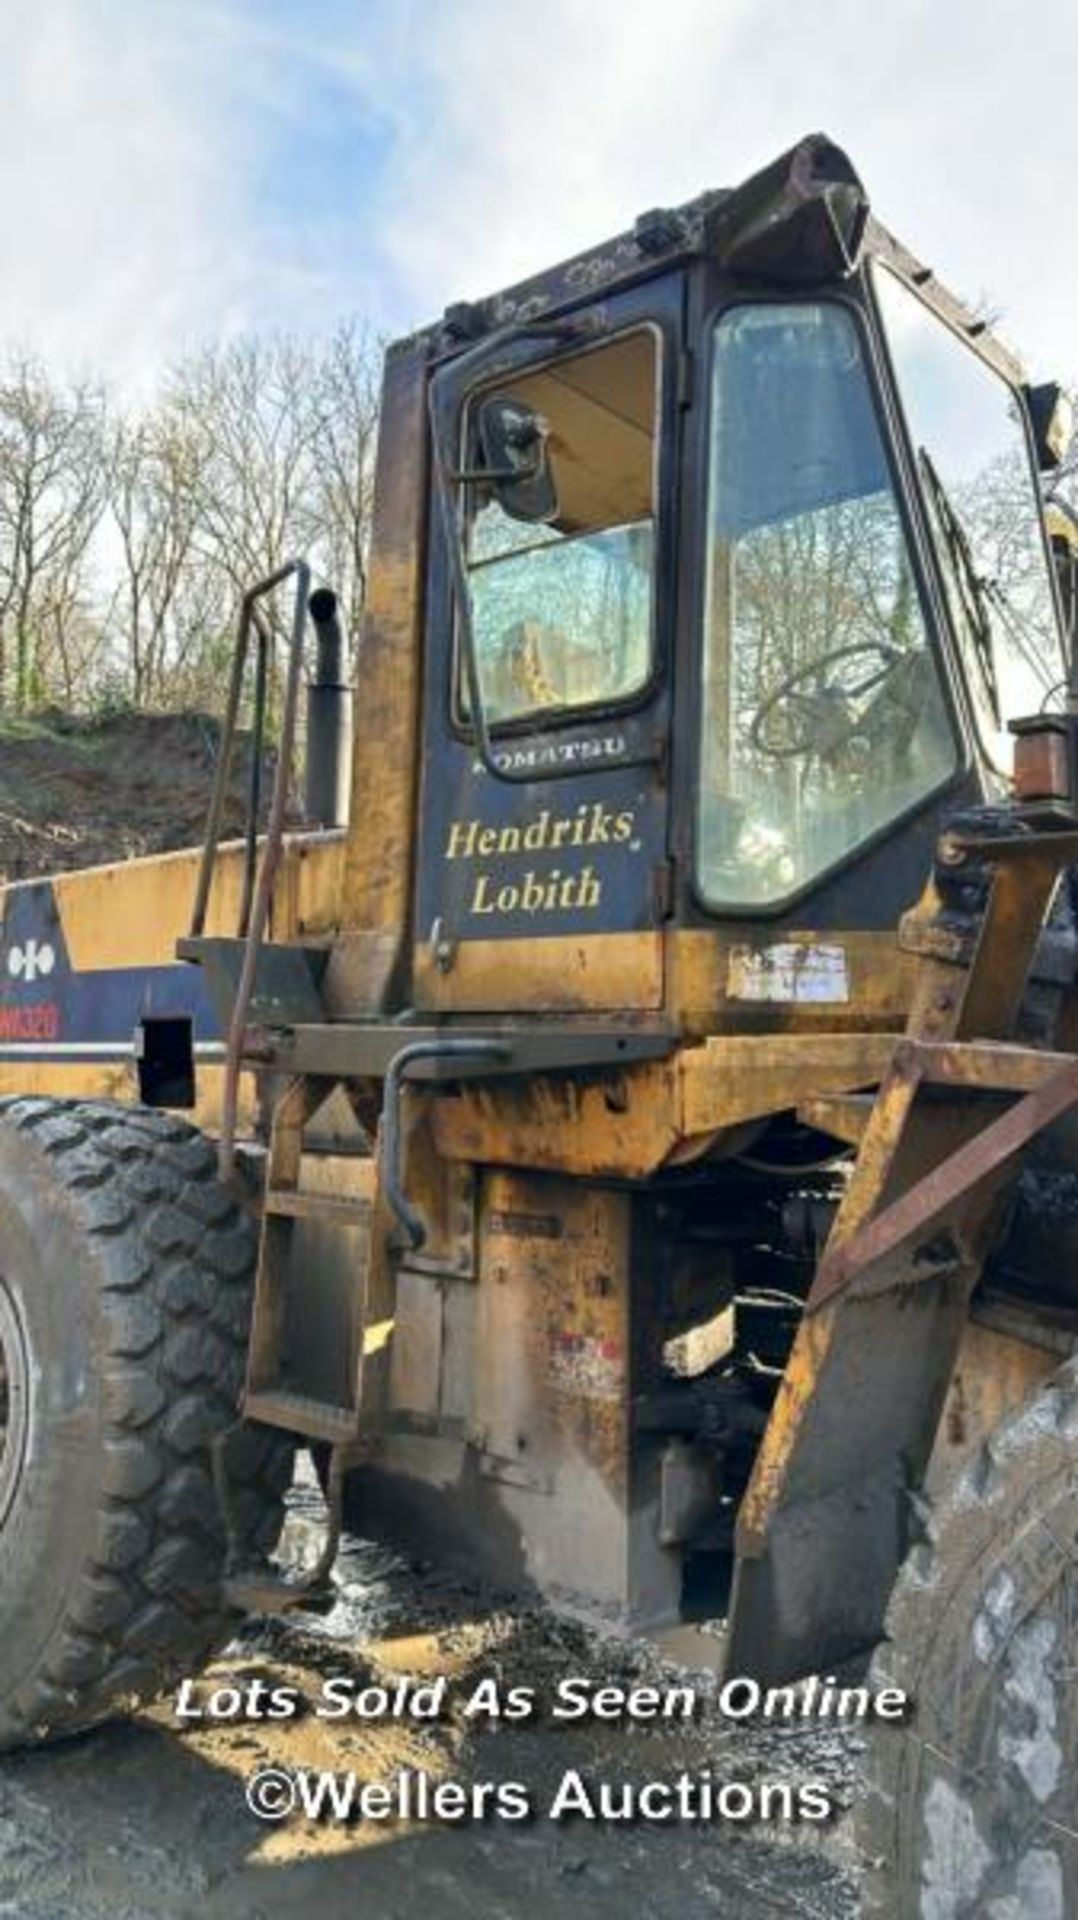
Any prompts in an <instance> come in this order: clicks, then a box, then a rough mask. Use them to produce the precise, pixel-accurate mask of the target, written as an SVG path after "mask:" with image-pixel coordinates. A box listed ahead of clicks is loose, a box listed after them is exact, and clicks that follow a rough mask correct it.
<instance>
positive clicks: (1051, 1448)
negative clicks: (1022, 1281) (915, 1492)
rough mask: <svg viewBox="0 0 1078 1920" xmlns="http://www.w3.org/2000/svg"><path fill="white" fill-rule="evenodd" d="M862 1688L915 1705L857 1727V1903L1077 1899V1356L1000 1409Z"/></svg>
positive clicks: (1059, 1917) (1043, 1911) (1003, 1916)
mask: <svg viewBox="0 0 1078 1920" xmlns="http://www.w3.org/2000/svg"><path fill="white" fill-rule="evenodd" d="M885 1631H886V1639H885V1641H884V1643H883V1645H882V1646H881V1647H880V1649H879V1650H878V1652H877V1654H876V1657H875V1661H874V1664H873V1669H872V1685H873V1686H874V1687H877V1688H879V1687H884V1686H896V1687H902V1688H904V1689H905V1690H906V1691H907V1692H908V1693H909V1694H911V1695H912V1696H913V1698H914V1700H915V1703H916V1704H915V1710H914V1717H913V1719H912V1720H911V1722H910V1724H909V1725H908V1726H907V1727H906V1728H904V1729H902V1730H901V1731H900V1730H899V1729H898V1728H896V1727H894V1726H888V1725H886V1724H882V1725H880V1726H879V1727H877V1728H875V1729H874V1730H873V1732H872V1735H871V1738H870V1741H869V1751H868V1768H867V1771H868V1781H869V1785H868V1793H867V1797H866V1799H865V1801H864V1804H863V1807H862V1810H861V1822H860V1839H861V1842H862V1846H863V1849H864V1853H865V1856H866V1860H867V1867H866V1883H867V1884H866V1888H865V1894H864V1905H863V1909H862V1911H863V1912H864V1913H865V1914H866V1915H879V1916H887V1920H913V1917H914V1916H916V1920H966V1917H967V1916H969V1920H973V1916H975V1915H976V1916H977V1917H978V1920H982V1916H983V1920H1069V1916H1070V1915H1072V1914H1078V1771H1076V1768H1075V1756H1076V1755H1078V1363H1075V1362H1070V1363H1069V1364H1068V1365H1067V1366H1065V1367H1064V1368H1062V1369H1061V1371H1060V1373H1059V1374H1058V1375H1056V1376H1055V1378H1054V1379H1053V1380H1052V1381H1051V1382H1050V1383H1049V1385H1048V1386H1047V1387H1045V1388H1043V1389H1041V1390H1040V1391H1038V1392H1037V1393H1036V1394H1034V1395H1033V1397H1032V1398H1031V1399H1030V1400H1029V1401H1028V1402H1027V1403H1026V1405H1025V1406H1024V1407H1023V1408H1022V1409H1021V1410H1020V1411H1019V1412H1018V1413H1016V1414H1015V1415H1013V1416H1011V1417H1010V1418H1009V1419H1007V1420H1005V1421H1004V1422H1003V1424H1002V1425H1001V1427H1000V1428H999V1430H998V1432H997V1433H996V1434H994V1435H993V1436H992V1438H991V1439H990V1440H989V1441H988V1443H987V1445H986V1446H985V1448H984V1449H983V1451H982V1454H981V1456H980V1458H979V1459H978V1460H977V1461H976V1462H975V1463H974V1465H973V1466H971V1467H970V1468H969V1469H967V1471H966V1472H965V1474H963V1475H962V1476H960V1477H959V1479H958V1481H957V1482H956V1484H955V1486H954V1487H953V1488H952V1489H951V1490H950V1492H949V1493H948V1494H947V1495H946V1496H945V1498H944V1500H943V1502H942V1504H941V1506H940V1508H939V1510H938V1511H937V1512H936V1514H935V1515H934V1516H933V1519H932V1521H931V1523H930V1537H929V1539H928V1540H927V1541H926V1542H925V1543H924V1544H922V1545H921V1546H919V1547H917V1548H916V1549H915V1550H914V1552H913V1553H912V1554H911V1555H910V1557H909V1559H908V1560H907V1562H906V1564H905V1566H904V1567H903V1569H902V1572H901V1573H900V1575H899V1578H898V1582H897V1584H896V1587H895V1591H894V1594H893V1596H892V1600H891V1604H890V1607H889V1609H888V1615H887V1623H886V1630H885Z"/></svg>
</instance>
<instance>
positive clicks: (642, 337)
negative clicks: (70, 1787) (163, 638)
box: [0, 135, 1078, 1916]
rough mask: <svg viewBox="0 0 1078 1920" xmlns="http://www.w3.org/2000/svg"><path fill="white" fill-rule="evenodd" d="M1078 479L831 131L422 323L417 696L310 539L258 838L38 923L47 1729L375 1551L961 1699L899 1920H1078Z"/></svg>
mask: <svg viewBox="0 0 1078 1920" xmlns="http://www.w3.org/2000/svg"><path fill="white" fill-rule="evenodd" d="M1065 444H1066V422H1065V407H1064V404H1063V395H1062V394H1061V392H1060V390H1059V389H1058V388H1055V387H1052V386H1050V385H1043V384H1042V385H1039V386H1032V385H1030V384H1029V383H1028V382H1027V381H1026V380H1025V379H1024V376H1023V373H1022V370H1021V368H1020V367H1019V365H1018V363H1017V362H1016V361H1015V359H1014V358H1013V357H1012V355H1011V353H1010V352H1009V351H1008V349H1007V348H1006V347H1005V346H1004V345H1003V344H1002V343H1001V342H1000V341H999V340H998V339H997V338H996V337H995V335H994V334H993V332H992V330H991V328H990V327H989V326H988V325H987V324H986V322H985V321H984V319H983V318H982V317H980V316H979V315H978V314H977V313H975V312H973V311H971V310H970V309H969V308H968V307H967V306H965V305H963V303H962V302H961V301H960V300H958V299H956V298H955V297H954V296H953V295H952V294H951V293H949V292H948V291H947V289H946V288H945V286H944V285H942V284H941V282H940V281H939V280H938V279H937V277H936V275H935V273H934V272H933V271H932V270H931V269H930V268H928V267H926V266H924V265H922V264H921V263H920V262H919V261H918V260H917V259H915V258H914V256H913V255H911V254H910V253H909V252H907V250H906V249H905V248H904V247H903V246H902V245H900V244H899V242H898V241H896V240H895V239H894V238H893V237H892V235H891V234H890V233H889V232H888V231H887V229H886V228H885V227H883V226H882V225H881V224H880V222H879V221H878V220H877V218H876V217H875V215H874V213H873V211H872V209H871V207H870V204H869V201H868V198H867V196H866V192H865V190H864V187H863V185H862V183H861V180H860V178H859V176H858V174H857V172H856V171H855V169H854V167H853V166H852V164H851V162H850V161H849V159H848V158H847V157H846V155H845V154H844V153H843V152H842V151H841V150H840V149H839V148H837V147H836V146H835V145H834V144H833V143H832V142H831V141H829V140H828V139H826V138H824V137H823V136H818V135H817V136H811V137H809V138H808V139H806V140H804V141H802V142H801V143H800V144H799V145H798V146H797V147H796V148H794V149H793V150H792V151H791V152H790V153H788V154H786V155H784V156H782V157H781V158H780V159H779V160H777V161H776V162H774V163H773V164H772V165H770V166H768V167H767V168H765V169H764V170H763V171H762V172H760V173H757V174H755V175H753V176H752V177H751V178H749V179H748V180H746V181H745V182H744V183H743V184H742V185H741V186H740V187H737V188H735V189H731V190H728V191H717V192H710V193H705V194H704V195H703V196H702V197H700V198H699V199H697V200H695V201H693V202H692V203H690V204H689V205H687V206H683V207H678V208H661V209H652V210H650V211H648V212H645V213H644V214H643V215H642V216H641V217H640V218H639V219H638V220H637V221H636V223H635V225H634V226H633V228H632V230H631V231H628V232H625V233H623V234H621V235H619V236H618V237H616V238H615V239H613V240H611V241H610V242H608V243H607V244H605V245H602V246H599V247H597V248H595V249H594V250H592V251H589V252H587V253H584V254H581V255H579V256H577V257H576V258H574V259H572V260H570V261H568V262H567V263H564V264H562V265H560V266H557V267H555V268H553V269H552V270H550V271H548V272H545V273H542V274H540V275H538V276H537V277H535V278H533V279H531V280H529V281H527V282H526V283H524V284H522V285H518V286H515V287H513V288H511V289H509V290H507V291H505V292H502V293H500V294H498V295H497V296H495V297H493V298H486V299H480V300H477V301H475V302H472V303H466V304H458V305H455V306H452V307H450V308H449V309H448V310H447V312H446V313H445V315H444V317H443V319H442V320H441V321H440V322H439V323H438V324H436V325H433V326H431V327H428V328H426V329H423V330H421V331H419V332H417V333H415V334H413V335H411V336H409V337H408V338H406V339H403V340H401V341H399V342H398V343H397V344H395V345H394V346H392V347H391V348H390V349H389V351H388V354H387V358H386V363H385V376H384V389H383V400H382V413H381V431H380V441H379V451H378V458H377V471H376V485H375V501H374V518H373V532H372V538H371V551H370V565H369V594H368V603H367V608H366V615H365V621H364V625H363V631H362V634H361V636H360V637H359V642H358V669H357V672H356V675H355V683H354V692H352V691H350V690H349V688H348V687H347V686H346V685H345V684H344V682H345V677H346V676H345V674H344V672H343V668H342V661H343V657H344V656H343V649H342V634H341V631H340V623H339V619H338V616H337V613H336V607H335V601H334V598H333V595H332V592H331V591H330V590H329V589H328V588H327V587H326V586H324V585H323V586H319V587H318V588H317V589H316V590H315V591H314V592H313V593H312V592H311V586H312V582H311V578H310V573H309V570H308V568H307V566H306V565H305V564H304V563H303V562H302V561H301V560H295V561H291V562H289V563H287V564H286V565H284V566H282V567H281V568H280V570H279V571H278V572H277V573H276V574H275V575H273V576H272V577H271V578H270V579H269V580H265V581H261V582H257V583H253V584H252V586H251V589H250V591H249V592H248V593H247V594H246V595H245V597H244V600H243V603H242V608H241V613H240V618H239V624H238V631H237V639H236V648H235V655H234V660H233V666H232V674H231V680H230V683H229V687H228V692H227V701H226V711H225V715H224V720H223V730H222V741H221V752H220V760H219V765H218V770H217V780H216V786H215V790H214V794H213V796H212V799H211V801H210V804H209V817H208V824H207V830H206V836H205V842H204V845H203V846H202V847H201V848H194V849H192V850H191V851H190V852H186V853H180V854H172V855H168V856H166V857H163V858H161V857H159V858H154V859H148V860H133V861H130V862H128V863H125V864H121V865H115V866H109V867H103V868H99V869H95V870H92V871H87V872H83V873H77V874H65V875H62V876H58V877H56V878H55V879H53V880H51V881H43V880H32V881H26V882H22V883H19V884H13V885H10V886H8V887H7V888H6V890H5V891H4V893H3V949H4V950H3V960H2V965H0V979H2V982H3V985H2V989H0V1084H2V1090H3V1094H4V1099H3V1104H2V1106H0V1353H2V1361H3V1365H2V1376H0V1377H2V1382H3V1390H2V1397H0V1411H2V1421H3V1426H2V1451H0V1741H2V1743H3V1745H4V1746H5V1747H8V1748H12V1747H16V1746H19V1745H20V1744H24V1743H32V1742H36V1741H40V1740H44V1739H47V1738H49V1737H54V1736H59V1735H63V1734H66V1733H68V1732H70V1731H72V1730H75V1729H79V1728H84V1727H87V1726H89V1725H92V1724H93V1723H95V1722H96V1721H98V1720H100V1719H101V1718H103V1717H104V1716H107V1715H108V1714H110V1713H111V1712H113V1711H114V1710H116V1709H117V1707H119V1706H121V1705H122V1704H123V1703H124V1702H130V1701H131V1700H136V1699H139V1698H142V1697H146V1696H147V1695H150V1694H152V1693H154V1692H155V1691H158V1690H160V1689H161V1688H162V1687H164V1686H167V1685H171V1684H173V1683H175V1682H176V1681H177V1680H178V1679H180V1678H184V1677H187V1676H189V1675H190V1673H191V1672H192V1671H193V1670H196V1669H197V1666H198V1663H199V1662H201V1661H202V1660H203V1659H204V1658H205V1657H206V1656H207V1655H208V1653H209V1652H210V1650H211V1649H212V1648H213V1647H214V1646H216V1645H219V1644H220V1643H221V1642H222V1641H223V1640H224V1639H225V1638H227V1636H228V1635H229V1633H230V1631H231V1630H232V1628H233V1626H234V1624H235V1621H236V1618H237V1616H238V1614H240V1613H242V1612H243V1611H244V1610H245V1609H272V1608H274V1607H286V1606H289V1605H293V1604H302V1603H303V1602H304V1601H308V1602H309V1601H310V1600H311V1599H312V1597H314V1595H315V1594H316V1592H317V1590H318V1589H319V1587H321V1586H324V1583H325V1581H326V1579H327V1576H328V1574H329V1571H330V1569H331V1566H332V1562H333V1557H334V1554H335V1551H336V1546H337V1541H338V1537H339V1532H340V1528H341V1525H342V1521H343V1520H344V1519H350V1520H351V1521H352V1522H353V1524H355V1525H356V1526H357V1527H358V1528H360V1529H361V1530H362V1531H364V1532H365V1533H366V1534H368V1535H373V1536H376V1537H378V1536H385V1537H388V1538H391V1539H393V1540H395V1541H398V1542H403V1543H406V1544H408V1545H414V1544H415V1543H420V1544H421V1547H422V1551H423V1553H424V1555H425V1556H427V1557H433V1556H435V1555H441V1556H444V1557H445V1559H446V1560H447V1561H450V1562H452V1561H458V1562H461V1563H464V1564H466V1565H468V1566H469V1567H471V1568H473V1569H479V1570H481V1571H482V1573H483V1575H484V1576H485V1577H486V1578H487V1579H489V1580H490V1581H492V1582H493V1583H495V1584H496V1585H497V1586H498V1587H499V1588H500V1589H503V1590H506V1591H510V1592H512V1593H514V1594H516V1595H518V1596H520V1597H521V1598H522V1599H523V1600H524V1601H526V1602H529V1603H539V1602H541V1603H543V1604H545V1605H549V1606H551V1607H554V1608H558V1609H562V1610H564V1611H566V1612H567V1613H570V1614H572V1615H574V1616H577V1617H583V1618H586V1619H588V1620H590V1621H591V1622H593V1623H596V1624H597V1625H598V1626H600V1627H601V1628H603V1629H605V1630H606V1631H609V1632H610V1633H618V1632H629V1633H634V1634H656V1635H659V1634H663V1633H670V1632H672V1631H674V1630H676V1629H678V1628H682V1627H688V1625H690V1624H691V1623H693V1622H699V1621H716V1620H720V1619H721V1620H722V1621H723V1622H724V1623H725V1625H724V1633H723V1641H722V1645H723V1657H724V1661H725V1668H726V1671H727V1673H729V1674H731V1675H744V1676H747V1677H751V1678H753V1679H755V1680H757V1681H759V1682H760V1683H761V1684H767V1685H780V1684H786V1683H792V1682H796V1681H798V1680H799V1679H800V1678H802V1677H805V1676H813V1675H815V1676H818V1677H822V1678H823V1679H825V1680H826V1679H828V1678H829V1677H830V1678H832V1679H833V1678H835V1677H836V1676H838V1677H841V1676H848V1675H856V1674H864V1673H865V1672H866V1671H867V1672H868V1673H869V1674H870V1675H874V1676H875V1677H876V1682H877V1684H879V1685H881V1686H882V1685H887V1686H890V1687H894V1688H898V1689H903V1690H905V1691H906V1692H908V1694H909V1695H910V1697H911V1699H912V1701H913V1710H912V1712H911V1714H910V1717H909V1719H908V1721H907V1722H906V1723H905V1724H904V1725H903V1726H901V1727H898V1728H896V1727H895V1726H894V1725H886V1726H881V1727H879V1728H875V1729H870V1730H869V1731H868V1734H867V1739H868V1752H867V1756H866V1776H867V1786H866V1793H865V1796H864V1801H863V1805H862V1806H861V1809H860V1812H859V1814H858V1816H857V1817H858V1820H859V1822H860V1827H859V1832H860V1839H861V1844H862V1846H863V1850H864V1853H865V1858H866V1863H867V1867H866V1871H867V1875H868V1891H867V1893H866V1911H875V1912H880V1913H887V1914H896V1915H901V1916H904V1915H914V1914H916V1915H928V1914H932V1915H940V1914H943V1913H947V1914H955V1915H958V1914H974V1913H978V1914H980V1913H985V1914H999V1915H1002V1914H1004V1913H1006V1914H1017V1913H1019V1912H1022V1913H1033V1912H1037V1913H1042V1914H1046V1915H1047V1914H1049V1913H1050V1914H1053V1915H1055V1914H1058V1915H1060V1916H1063V1915H1064V1914H1066V1913H1069V1912H1070V1913H1073V1912H1075V1911H1078V1843H1076V1840H1075V1827H1076V1824H1078V1823H1076V1818H1075V1815H1076V1812H1078V1807H1076V1800H1075V1787H1074V1774H1073V1770H1072V1767H1071V1762H1072V1760H1073V1756H1074V1752H1075V1748H1076V1739H1078V1687H1076V1685H1075V1679H1074V1675H1075V1668H1076V1653H1078V1643H1076V1637H1075V1635H1076V1629H1075V1613H1076V1609H1075V1604H1074V1580H1073V1575H1074V1565H1075V1541H1076V1536H1078V1526H1076V1522H1078V1373H1076V1371H1075V1363H1074V1359H1073V1357H1072V1355H1073V1350H1074V1343H1075V1335H1076V1332H1078V1129H1076V1126H1075V1122H1074V1114H1075V1109H1076V1107H1078V994H1076V991H1075V983H1076V961H1078V925H1076V918H1075V898H1074V891H1073V883H1072V879H1071V875H1072V871H1073V868H1074V865H1075V862H1076V859H1078V670H1076V667H1075V661H1074V638H1075V633H1074V628H1075V612H1074V592H1073V580H1074V562H1075V554H1076V552H1078V543H1076V542H1075V540H1074V537H1073V527H1072V526H1071V523H1070V522H1069V521H1068V520H1067V517H1066V516H1065V515H1063V514H1060V513H1057V514H1056V515H1055V517H1054V519H1053V522H1052V527H1051V530H1050V529H1049V526H1048V523H1047V520H1046V515H1045V510H1044V504H1043V502H1044V476H1046V475H1048V474H1050V473H1051V472H1052V471H1053V470H1054V469H1055V468H1056V467H1057V466H1058V465H1059V463H1060V461H1061V460H1062V457H1063V454H1064V452H1065ZM282 606H283V607H285V608H286V609H290V612H288V615H287V619H286V621H285V631H284V639H283V640H282V641H279V640H278V639H277V637H276V633H277V629H278V628H279V626H280V619H279V618H278V619H277V621H276V624H275V620H274V619H273V618H271V613H272V609H273V608H274V607H276V608H277V609H278V610H280V609H281V608H282ZM312 640H313V644H312ZM312 662H313V666H312ZM305 677H308V678H309V679H310V682H311V685H310V692H309V695H308V702H307V708H306V762H307V774H308V814H309V822H308V824H307V826H306V827H304V828H303V829H302V830H299V831H292V830H288V831H286V827H287V802H288V780H289V774H288V769H289V764H290V761H291V758H292V755H293V749H294V746H295V742H296V739H297V735H298V734H299V733H301V732H302V731H303V714H302V711H301V709H302V706H303V683H304V679H305ZM278 683H279V685H280V687H281V689H282V693H281V708H280V734H279V749H280V750H279V755H278V759H277V770H276V774H275V777H274V781H273V790H272V793H271V794H270V795H269V797H268V803H267V802H266V796H265V795H263V796H261V803H260V796H259V794H258V791H257V779H258V768H259V766H260V764H261V759H260V755H259V753H258V752H257V751H256V752H255V753H254V754H253V755H252V766H253V768H254V787H253V790H252V793H251V805H250V810H249V819H248V823H247V827H246V830H245V832H244V833H243V834H242V835H241V837H240V838H239V839H238V840H236V841H234V842H233V841H227V842H225V841H224V839H223V836H222V831H221V826H222V803H223V795H224V793H225V790H226V785H227V780H228V770H229V764H230V755H231V749H232V744H233V742H234V740H235V737H236V733H237V728H238V723H239V720H240V717H241V715H247V714H253V715H254V722H253V724H254V727H255V732H256V736H257V737H258V738H260V737H261V734H262V731H263V730H264V725H265V713H266V706H267V688H268V687H269V686H270V685H271V684H278ZM349 761H351V772H350V773H349ZM297 1447H299V1448H307V1449H309V1450H310V1451H311V1452H312V1454H313V1455H314V1457H315V1458H316V1460H317V1461H318V1464H319V1470H320V1472H321V1474H322V1477H323V1484H324V1487H325V1490H326V1497H327V1511H328V1521H327V1533H326V1539H325V1544H324V1550H323V1551H322V1553H321V1555H320V1558H319V1564H318V1565H317V1567H315V1568H313V1569H310V1570H309V1571H308V1573H307V1574H306V1575H304V1576H302V1577H301V1576H299V1575H298V1574H296V1573H295V1572H290V1571H289V1570H288V1569H287V1568H285V1569H284V1570H282V1568H281V1567H280V1566H279V1565H278V1564H277V1563H276V1562H275V1561H274V1560H273V1558H272V1550H273V1547H274V1542H275V1540H276V1537H277V1533H278V1529H279V1526H280V1521H281V1509H282V1494H283V1489H284V1487H285V1485H286V1482H287V1480H288V1478H289V1475H290V1472H291V1467H292V1458H293V1454H294V1452H295V1450H296V1448H297Z"/></svg>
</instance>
